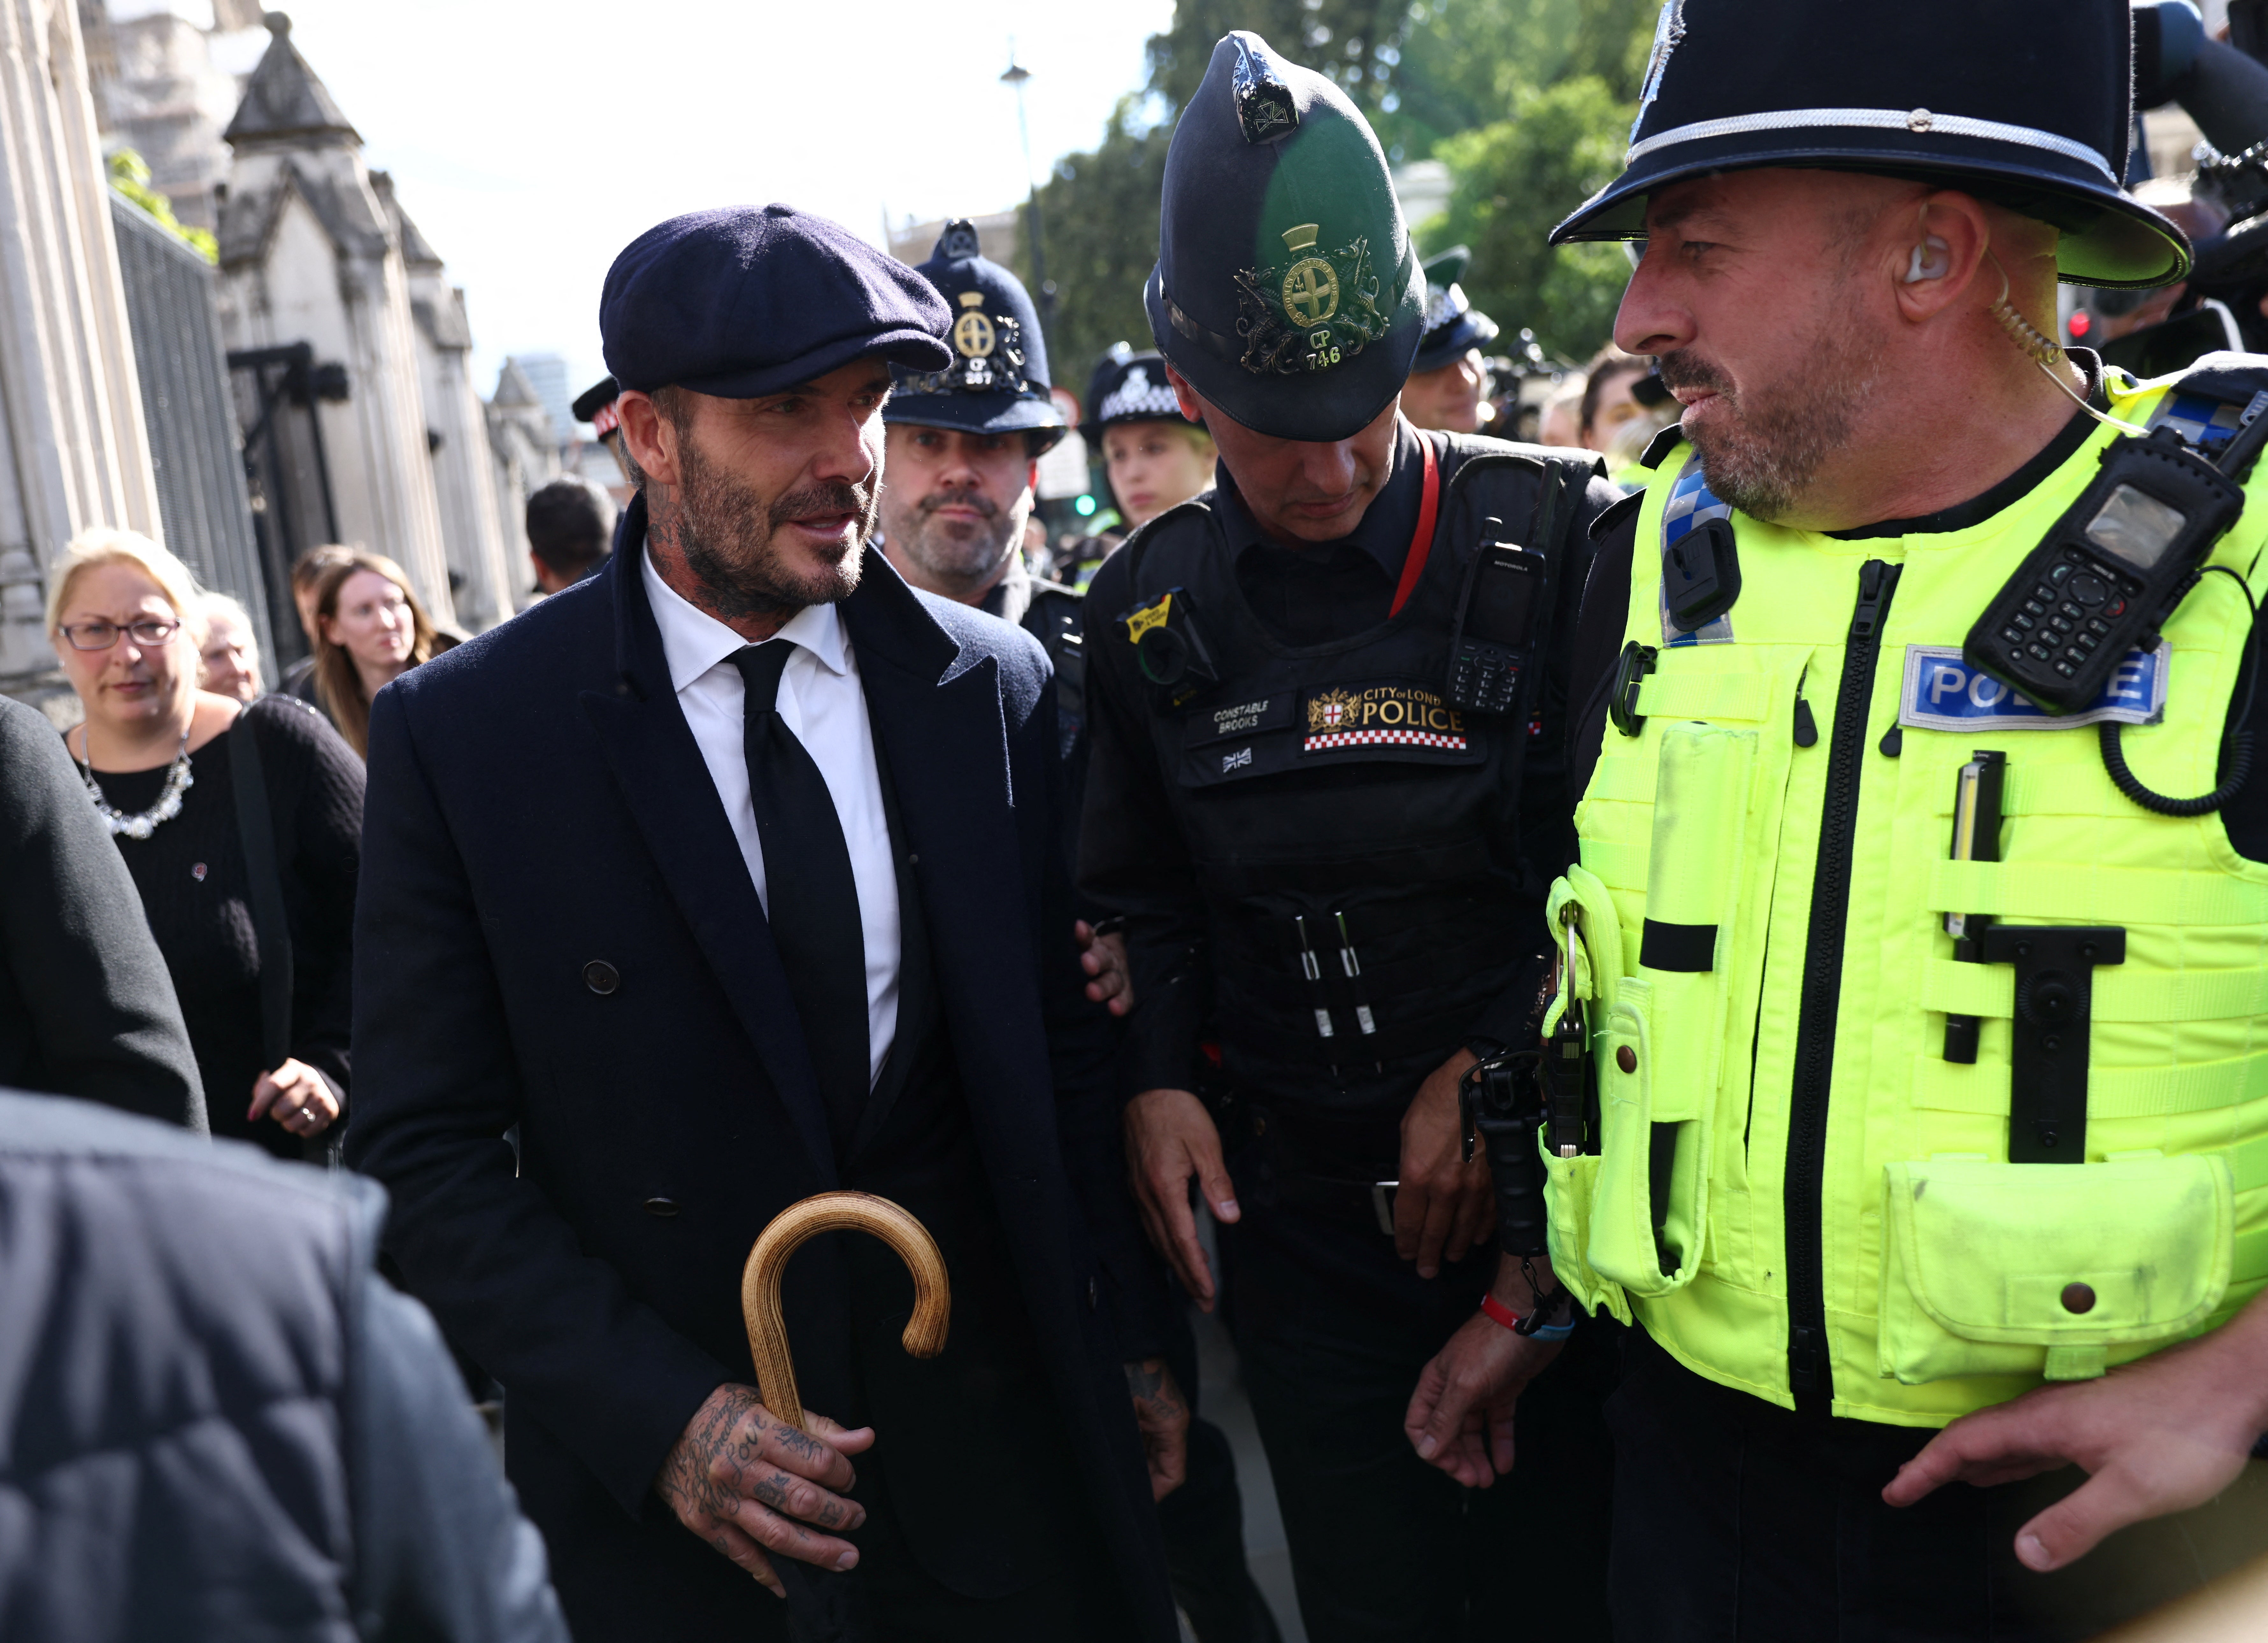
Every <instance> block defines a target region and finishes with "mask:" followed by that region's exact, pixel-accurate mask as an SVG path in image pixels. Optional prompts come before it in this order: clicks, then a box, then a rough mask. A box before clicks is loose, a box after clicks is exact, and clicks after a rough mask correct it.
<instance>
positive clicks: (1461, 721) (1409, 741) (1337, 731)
mask: <svg viewBox="0 0 2268 1643" xmlns="http://www.w3.org/2000/svg"><path fill="white" fill-rule="evenodd" d="M1468 745H1469V744H1468V743H1467V741H1466V740H1465V718H1464V715H1463V714H1462V713H1460V712H1458V711H1456V710H1455V709H1454V708H1453V707H1450V706H1448V705H1447V704H1446V703H1444V702H1443V701H1442V700H1441V698H1440V696H1435V695H1433V694H1432V692H1431V691H1428V690H1420V689H1417V688H1416V687H1415V686H1413V685H1404V684H1380V685H1363V686H1359V687H1356V688H1353V689H1330V690H1318V691H1316V692H1315V693H1314V695H1313V696H1309V697H1308V698H1307V741H1306V743H1305V744H1304V747H1303V749H1302V750H1303V751H1305V752H1307V753H1330V752H1333V751H1335V750H1337V749H1338V748H1380V747H1386V748H1437V749H1439V750H1440V751H1441V752H1444V753H1462V752H1464V751H1466V749H1467V747H1468Z"/></svg>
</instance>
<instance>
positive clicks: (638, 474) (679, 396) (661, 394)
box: [615, 382, 693, 490]
mask: <svg viewBox="0 0 2268 1643" xmlns="http://www.w3.org/2000/svg"><path fill="white" fill-rule="evenodd" d="M646 398H648V399H650V400H652V402H653V408H654V409H656V410H658V411H659V412H660V413H661V414H662V416H663V417H664V418H665V419H666V421H667V422H668V424H669V425H670V426H671V427H673V428H674V429H676V430H677V431H678V432H679V434H680V435H682V434H683V433H684V432H685V431H686V430H687V429H688V428H690V427H691V426H692V425H693V405H692V402H690V401H689V400H688V399H687V398H686V397H685V394H684V391H683V390H682V389H681V388H680V387H678V386H677V385H676V384H675V383H674V382H672V383H667V384H665V385H664V386H662V387H658V388H654V389H652V390H650V391H649V392H648V393H647V394H646ZM621 403H622V402H621V401H620V400H616V401H615V404H616V406H618V407H619V406H620V405H621ZM619 414H620V413H619V411H618V412H617V415H619ZM615 438H616V441H617V443H616V444H615V455H617V456H619V457H621V458H622V471H623V472H625V473H627V474H628V475H630V483H631V484H632V485H634V486H635V487H637V489H638V490H644V489H645V485H646V479H645V469H644V468H640V467H639V466H638V465H637V458H636V457H634V456H632V455H631V454H630V436H629V435H628V434H626V433H624V432H623V431H622V430H621V429H619V428H617V429H616V430H615Z"/></svg>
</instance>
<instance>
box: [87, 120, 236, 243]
mask: <svg viewBox="0 0 2268 1643" xmlns="http://www.w3.org/2000/svg"><path fill="white" fill-rule="evenodd" d="M105 169H106V170H107V172H108V173H109V176H110V187H111V188H112V190H113V191H114V192H115V193H118V194H122V195H125V196H126V198H128V199H129V200H131V201H132V202H133V203H135V204H136V205H138V206H140V207H141V208H142V209H143V210H144V211H146V212H148V213H149V214H150V216H151V217H154V218H155V219H156V220H157V224H158V227H160V228H162V229H164V230H165V231H166V232H167V233H169V234H171V235H173V238H174V239H178V240H180V242H181V243H182V244H183V245H186V246H188V247H189V248H190V249H191V250H193V251H195V253H196V254H198V255H199V256H201V257H203V259H204V260H205V261H206V262H219V261H220V242H219V241H218V240H217V239H214V238H213V236H212V233H211V231H210V230H209V229H203V228H192V227H190V226H189V225H188V224H187V223H184V222H182V221H181V220H180V218H179V217H175V216H174V215H173V201H172V200H170V199H168V198H166V195H162V194H160V193H158V191H157V190H156V189H155V188H151V186H150V162H149V161H147V160H145V159H144V158H142V156H141V155H139V154H137V153H136V152H135V151H133V150H132V149H130V148H122V149H119V150H117V151H114V153H113V154H112V155H111V156H110V158H109V159H108V160H107V162H106V164H105Z"/></svg>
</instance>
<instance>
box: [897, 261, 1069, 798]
mask: <svg viewBox="0 0 2268 1643" xmlns="http://www.w3.org/2000/svg"><path fill="white" fill-rule="evenodd" d="M917 272H918V273H919V274H921V275H922V276H923V277H924V278H925V279H927V280H928V281H929V282H930V284H932V285H934V286H936V287H937V289H938V291H939V292H940V293H941V294H942V295H943V296H944V298H945V300H946V306H947V307H949V308H950V309H951V310H952V313H953V328H952V330H951V331H950V332H949V333H948V334H947V337H946V340H947V342H948V343H950V344H951V346H952V349H953V357H952V360H951V362H950V363H949V364H948V365H946V367H945V369H943V370H942V371H909V370H907V369H905V368H904V367H902V366H901V367H899V368H897V369H896V370H895V371H894V372H893V373H892V375H893V379H894V386H893V391H892V393H891V395H890V402H889V403H888V404H887V406H885V407H884V408H883V410H882V422H883V424H884V426H885V428H886V430H887V434H886V438H887V445H886V449H887V453H888V467H887V473H888V475H889V478H888V481H887V483H885V484H884V485H883V487H882V497H881V503H882V542H883V551H884V552H885V553H887V555H888V556H889V561H890V563H891V564H893V565H895V567H896V568H897V571H898V574H899V575H901V576H902V577H904V578H906V580H907V581H909V582H910V583H911V584H913V586H916V587H918V588H921V589H923V590H924V591H925V592H928V593H937V594H940V595H942V596H943V597H945V598H946V599H950V600H957V601H959V602H960V603H961V604H964V605H973V606H975V607H976V608H977V609H979V610H981V611H983V613H984V614H985V615H988V616H998V617H999V618H1000V619H1001V620H1002V621H1004V622H1013V623H1017V624H1018V625H1020V627H1022V628H1023V629H1024V630H1025V631H1027V633H1029V634H1030V635H1031V636H1032V637H1034V638H1035V639H1037V640H1039V642H1040V644H1041V645H1042V648H1043V649H1045V650H1046V652H1048V659H1049V661H1050V662H1051V663H1053V664H1054V665H1055V670H1056V711H1057V726H1058V729H1059V732H1060V733H1061V735H1062V737H1063V743H1064V747H1065V748H1070V747H1071V746H1072V744H1073V743H1075V742H1078V741H1079V740H1081V739H1082V735H1083V728H1084V726H1085V723H1086V707H1085V704H1084V678H1085V672H1086V658H1085V657H1084V655H1083V654H1082V653H1081V643H1082V641H1081V636H1080V631H1079V594H1078V593H1077V592H1076V591H1075V590H1073V589H1071V588H1068V587H1064V586H1062V585H1060V584H1059V583H1055V582H1049V581H1043V580H1042V579H1041V578H1036V577H1035V576H1033V575H1032V574H1031V572H1030V571H1029V570H1028V569H1027V568H1026V566H1025V564H1024V552H1023V549H1024V534H1025V527H1026V526H1027V524H1028V523H1029V522H1030V520H1031V518H1032V510H1033V509H1034V508H1035V507H1036V506H1037V505H1038V500H1039V491H1038V485H1039V462H1040V458H1041V457H1042V456H1044V455H1046V454H1047V453H1048V452H1049V451H1050V450H1053V449H1054V448H1055V446H1056V445H1057V443H1058V442H1059V441H1060V440H1061V439H1062V438H1063V437H1064V431H1066V429H1067V428H1068V427H1069V425H1070V424H1067V423H1066V422H1065V421H1064V414H1063V411H1062V410H1061V409H1060V408H1058V407H1057V404H1056V402H1055V401H1054V400H1053V399H1052V398H1051V397H1050V396H1049V393H1048V351H1047V342H1046V339H1045V338H1044V337H1042V335H1041V334H1040V320H1039V315H1038V313H1035V311H1034V309H1033V306H1032V298H1031V297H1030V295H1029V293H1027V291H1025V290H1024V284H1023V282H1022V281H1021V280H1020V279H1018V278H1017V277H1016V276H1014V275H1013V274H1012V273H1010V272H1009V271H1008V270H1007V269H1005V268H1002V267H1001V266H1000V265H999V264H998V262H993V261H991V259H990V258H989V257H987V256H985V255H984V254H983V250H982V249H981V247H979V245H978V243H977V238H976V225H975V224H973V223H970V222H969V221H968V220H967V219H966V218H958V219H956V220H954V221H953V222H950V223H947V224H946V226H945V232H944V233H943V234H942V235H941V236H940V237H939V239H938V242H937V248H936V250H935V251H934V252H932V254H931V256H930V259H929V261H928V262H924V263H923V264H922V265H921V266H920V268H919V269H917ZM1072 775H1073V777H1074V781H1076V780H1077V778H1078V777H1081V776H1083V775H1084V770H1083V769H1081V770H1075V771H1073V772H1072ZM1070 791H1071V792H1073V793H1076V792H1078V791H1079V789H1078V787H1077V785H1073V786H1071V788H1070Z"/></svg>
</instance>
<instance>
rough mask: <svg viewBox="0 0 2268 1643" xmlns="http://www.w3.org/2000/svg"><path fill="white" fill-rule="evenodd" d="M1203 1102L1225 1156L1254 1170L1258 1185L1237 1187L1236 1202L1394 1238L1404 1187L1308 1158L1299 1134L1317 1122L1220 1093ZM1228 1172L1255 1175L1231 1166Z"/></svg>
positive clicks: (1307, 1148) (1214, 1092) (1310, 1149)
mask: <svg viewBox="0 0 2268 1643" xmlns="http://www.w3.org/2000/svg"><path fill="white" fill-rule="evenodd" d="M1205 1099H1206V1102H1207V1104H1208V1105H1209V1106H1210V1107H1211V1109H1212V1115H1213V1122H1214V1124H1216V1125H1217V1126H1218V1127H1219V1131H1220V1133H1221V1139H1222V1143H1223V1146H1224V1147H1225V1148H1226V1151H1227V1152H1228V1153H1230V1154H1231V1155H1232V1157H1234V1156H1238V1155H1242V1156H1243V1157H1244V1158H1246V1159H1247V1160H1249V1161H1251V1162H1256V1164H1257V1166H1258V1169H1257V1179H1256V1180H1254V1181H1252V1182H1251V1183H1250V1184H1249V1185H1247V1184H1246V1183H1244V1182H1241V1181H1240V1183H1239V1194H1240V1196H1241V1197H1245V1198H1247V1199H1248V1200H1250V1201H1252V1202H1254V1203H1256V1204H1258V1205H1261V1206H1263V1208H1279V1209H1287V1210H1297V1211H1299V1212H1301V1213H1303V1214H1307V1215H1313V1216H1315V1217H1317V1218H1319V1219H1324V1220H1331V1221H1338V1222H1342V1223H1344V1224H1345V1225H1348V1226H1351V1227H1361V1228H1363V1229H1364V1230H1366V1231H1368V1232H1374V1233H1379V1234H1383V1235H1384V1236H1386V1237H1388V1238H1391V1237H1392V1236H1393V1235H1394V1199H1395V1194H1396V1193H1397V1192H1398V1191H1399V1190H1401V1186H1402V1183H1400V1182H1399V1181H1398V1180H1396V1181H1387V1180H1380V1179H1376V1178H1374V1177H1366V1176H1363V1175H1351V1174H1349V1173H1347V1171H1346V1169H1345V1168H1344V1164H1341V1165H1340V1167H1339V1168H1336V1169H1334V1168H1331V1167H1330V1166H1329V1165H1328V1164H1323V1163H1322V1162H1321V1161H1320V1160H1315V1159H1314V1158H1312V1157H1311V1155H1310V1154H1311V1153H1312V1152H1313V1147H1312V1145H1311V1144H1307V1143H1303V1140H1302V1138H1301V1131H1303V1130H1305V1129H1312V1128H1314V1127H1316V1126H1317V1123H1318V1121H1316V1120H1314V1118H1312V1117H1308V1118H1307V1121H1306V1122H1305V1123H1303V1122H1302V1121H1301V1118H1300V1117H1294V1118H1292V1119H1291V1120H1290V1121H1289V1122H1287V1121H1286V1119H1285V1115H1284V1113H1283V1111H1282V1109H1278V1108H1275V1107H1271V1106H1268V1105H1265V1104H1263V1103H1261V1102H1258V1101H1253V1100H1251V1099H1250V1098H1249V1097H1248V1096H1245V1095H1243V1094H1240V1093H1237V1092H1235V1091H1233V1090H1227V1089H1223V1088H1220V1087H1215V1088H1212V1089H1210V1090H1208V1091H1206V1092H1205ZM1303 1116H1304V1115H1303ZM1254 1153H1257V1154H1258V1157H1257V1159H1256V1160H1254V1159H1252V1157H1251V1155H1252V1154H1254ZM1232 1170H1233V1171H1234V1172H1237V1173H1241V1175H1246V1176H1250V1175H1253V1174H1254V1171H1253V1170H1252V1169H1251V1168H1240V1167H1239V1166H1234V1165H1233V1166H1232Z"/></svg>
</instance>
